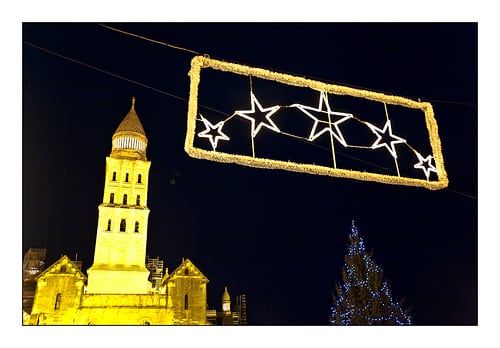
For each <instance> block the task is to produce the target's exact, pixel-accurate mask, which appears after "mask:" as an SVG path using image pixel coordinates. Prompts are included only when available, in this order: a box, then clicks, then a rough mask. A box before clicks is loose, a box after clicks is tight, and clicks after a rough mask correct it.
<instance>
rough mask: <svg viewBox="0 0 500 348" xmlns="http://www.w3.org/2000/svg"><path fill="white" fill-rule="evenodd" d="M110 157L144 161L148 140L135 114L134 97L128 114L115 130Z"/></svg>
mask: <svg viewBox="0 0 500 348" xmlns="http://www.w3.org/2000/svg"><path fill="white" fill-rule="evenodd" d="M112 139H113V140H112V149H111V157H133V158H139V159H142V160H146V147H147V144H148V138H147V137H146V133H145V132H144V128H143V127H142V123H141V121H140V120H139V117H138V116H137V113H136V112H135V97H133V98H132V107H131V108H130V111H129V112H128V114H127V115H126V116H125V117H124V118H123V120H122V121H121V122H120V124H119V125H118V128H116V131H115V134H113V138H112Z"/></svg>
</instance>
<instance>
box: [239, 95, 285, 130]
mask: <svg viewBox="0 0 500 348" xmlns="http://www.w3.org/2000/svg"><path fill="white" fill-rule="evenodd" d="M250 99H251V102H252V109H251V110H239V111H235V112H234V113H235V114H236V115H238V116H241V117H243V118H246V119H247V120H249V121H250V122H251V123H252V130H251V135H252V138H255V136H256V135H257V134H258V133H259V131H260V130H261V129H262V127H266V128H269V129H270V130H272V131H275V132H277V133H280V132H281V131H280V129H279V128H278V126H276V124H275V123H274V122H273V120H271V116H272V115H273V114H274V113H275V112H276V111H278V109H279V108H280V107H279V105H275V106H270V107H268V108H263V107H262V105H260V103H259V101H258V100H257V98H256V97H255V95H254V94H253V92H250ZM256 105H257V109H258V110H256V109H255V106H256ZM250 115H253V116H250Z"/></svg>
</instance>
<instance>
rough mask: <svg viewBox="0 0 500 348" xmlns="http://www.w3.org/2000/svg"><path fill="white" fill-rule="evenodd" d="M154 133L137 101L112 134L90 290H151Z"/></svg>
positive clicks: (143, 292) (89, 277) (110, 292)
mask: <svg viewBox="0 0 500 348" xmlns="http://www.w3.org/2000/svg"><path fill="white" fill-rule="evenodd" d="M147 143H148V139H147V138H146V134H145V132H144V129H143V127H142V124H141V121H140V120H139V117H138V116H137V113H136V112H135V98H132V107H131V108H130V111H129V112H128V114H127V115H126V116H125V118H124V119H123V120H122V122H121V123H120V125H119V126H118V128H117V129H116V131H115V133H114V135H113V137H112V148H111V154H110V155H109V156H108V157H106V175H105V183H104V194H103V198H102V203H101V204H100V205H99V207H98V210H99V217H98V222H97V236H96V243H95V251H94V262H93V264H92V266H91V267H90V268H89V269H88V270H87V274H88V284H87V293H88V294H146V293H148V291H149V290H150V288H151V283H150V282H149V281H148V276H149V271H148V270H147V268H146V265H145V260H146V241H147V228H148V216H149V208H148V206H147V198H148V197H147V195H148V177H149V168H150V166H151V162H150V161H148V160H147V158H146V146H147Z"/></svg>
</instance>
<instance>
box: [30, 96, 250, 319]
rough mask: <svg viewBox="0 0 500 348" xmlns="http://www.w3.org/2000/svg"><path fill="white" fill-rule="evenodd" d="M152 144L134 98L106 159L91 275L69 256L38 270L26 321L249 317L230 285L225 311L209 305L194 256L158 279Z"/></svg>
mask: <svg viewBox="0 0 500 348" xmlns="http://www.w3.org/2000/svg"><path fill="white" fill-rule="evenodd" d="M147 143H148V139H147V137H146V134H145V132H144V129H143V126H142V124H141V122H140V120H139V117H138V116H137V113H136V111H135V98H133V99H132V107H131V109H130V111H129V112H128V114H127V115H126V116H125V118H124V119H123V120H122V122H121V123H120V124H119V126H118V128H117V129H116V131H115V133H114V135H113V137H112V148H111V153H110V155H109V156H108V157H106V174H105V182H104V193H103V196H102V203H101V204H100V205H99V207H98V214H99V215H98V222H97V235H96V242H95V251H94V260H93V264H92V266H91V267H90V268H89V269H88V270H87V274H85V273H84V272H82V270H81V262H76V261H73V260H71V259H70V258H69V257H68V256H66V255H63V256H61V257H60V258H59V260H57V261H56V262H55V263H53V264H52V265H50V266H48V267H47V268H46V269H45V270H43V271H41V272H39V273H38V275H37V276H36V277H35V281H36V289H35V292H34V297H33V304H32V308H31V312H30V313H23V314H25V315H24V317H25V319H24V320H23V321H24V324H29V325H217V324H221V323H222V321H221V320H216V319H215V318H217V317H224V318H226V319H225V322H224V323H230V324H231V325H234V324H242V323H243V324H244V323H245V322H246V298H245V306H241V305H240V306H239V307H238V309H236V310H235V311H234V313H232V312H231V309H230V307H229V306H230V305H229V304H230V298H229V294H228V291H227V288H226V289H225V291H224V294H223V295H222V301H221V304H220V305H221V309H222V311H221V312H220V313H219V314H217V313H214V310H208V306H207V284H208V282H209V280H208V278H207V277H206V276H205V275H204V274H203V273H202V272H201V271H200V269H199V268H198V267H197V266H196V265H195V264H194V263H193V262H192V261H191V260H189V259H183V260H182V263H181V264H180V265H179V266H178V267H177V268H176V269H175V270H174V271H173V272H171V273H170V274H169V273H168V272H167V271H165V274H164V275H163V276H161V274H162V271H163V270H162V269H160V270H159V272H156V273H158V274H160V277H161V278H160V277H157V279H156V280H155V281H152V279H153V278H154V277H153V278H152V276H154V275H155V274H156V273H155V274H153V272H152V271H151V270H150V269H148V267H147V265H146V260H147V253H146V242H147V235H148V216H149V208H148V205H147V202H148V178H149V169H150V166H151V162H150V161H148V159H147V157H146V147H147ZM162 267H163V263H162V262H161V267H160V268H162ZM243 296H244V295H243ZM242 308H244V311H245V313H242V310H241V309H242ZM25 311H26V309H25ZM228 316H230V319H227V318H228ZM240 318H245V320H244V321H242V320H240ZM222 324H223V323H222Z"/></svg>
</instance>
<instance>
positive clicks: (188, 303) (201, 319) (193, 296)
mask: <svg viewBox="0 0 500 348" xmlns="http://www.w3.org/2000/svg"><path fill="white" fill-rule="evenodd" d="M207 283H208V279H207V278H206V277H205V276H204V275H203V273H201V272H200V270H199V269H198V268H196V266H194V264H193V263H192V262H191V261H190V260H184V261H183V262H182V264H181V265H180V266H179V267H178V268H177V269H176V270H175V271H174V272H172V274H171V275H170V276H169V277H168V282H167V287H168V289H167V294H168V295H169V296H170V299H171V303H172V308H173V312H174V322H175V323H176V324H187V325H197V324H199V325H205V324H207V319H206V311H207Z"/></svg>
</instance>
